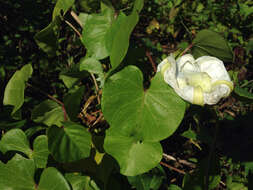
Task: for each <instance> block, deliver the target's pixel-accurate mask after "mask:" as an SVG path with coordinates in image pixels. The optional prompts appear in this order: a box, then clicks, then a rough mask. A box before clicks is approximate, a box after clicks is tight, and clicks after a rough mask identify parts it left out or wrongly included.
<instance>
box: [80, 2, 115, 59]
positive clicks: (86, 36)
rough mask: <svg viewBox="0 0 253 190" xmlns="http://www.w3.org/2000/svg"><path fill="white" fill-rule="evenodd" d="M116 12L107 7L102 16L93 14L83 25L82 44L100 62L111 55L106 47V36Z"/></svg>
mask: <svg viewBox="0 0 253 190" xmlns="http://www.w3.org/2000/svg"><path fill="white" fill-rule="evenodd" d="M113 14H114V11H113V10H112V9H111V8H109V7H107V8H106V9H104V10H103V12H102V13H100V14H92V15H89V17H88V18H87V20H86V22H85V25H83V32H82V42H83V44H84V45H85V47H86V48H87V50H88V54H89V55H92V57H94V58H96V59H98V60H100V59H103V58H105V57H107V56H108V55H109V53H108V51H107V49H106V47H105V34H106V32H107V31H108V30H109V28H110V27H111V23H112V21H113Z"/></svg>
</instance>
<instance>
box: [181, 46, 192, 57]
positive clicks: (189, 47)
mask: <svg viewBox="0 0 253 190" xmlns="http://www.w3.org/2000/svg"><path fill="white" fill-rule="evenodd" d="M192 46H193V44H190V45H189V46H188V47H187V48H186V49H185V50H184V51H183V52H182V53H181V56H183V55H184V54H185V53H186V52H187V51H189V50H190V49H191V48H192Z"/></svg>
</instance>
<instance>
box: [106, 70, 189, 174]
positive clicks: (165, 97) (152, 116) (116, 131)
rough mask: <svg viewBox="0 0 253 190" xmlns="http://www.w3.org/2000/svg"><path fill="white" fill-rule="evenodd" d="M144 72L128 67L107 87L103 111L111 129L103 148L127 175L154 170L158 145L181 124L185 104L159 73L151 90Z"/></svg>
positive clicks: (117, 74) (157, 159) (160, 149)
mask: <svg viewBox="0 0 253 190" xmlns="http://www.w3.org/2000/svg"><path fill="white" fill-rule="evenodd" d="M142 83H143V77H142V73H141V71H140V70H139V69H138V68H136V67H135V66H128V67H126V68H125V69H123V70H122V71H120V72H118V73H116V74H115V75H113V76H112V77H110V78H109V79H108V80H107V82H106V83H105V87H104V91H103V96H102V111H103V114H104V116H105V119H106V120H107V121H108V122H109V124H110V128H109V130H108V131H107V133H106V138H105V145H104V148H105V150H106V152H107V153H109V154H111V155H112V156H113V157H114V158H115V159H116V160H117V161H118V163H119V165H120V168H121V173H122V174H124V175H131V176H132V175H138V174H141V173H144V172H147V171H148V170H150V169H152V168H153V167H155V166H156V165H157V164H158V163H159V161H160V159H161V157H162V148H161V146H160V144H159V141H160V140H162V139H164V138H167V137H168V136H170V135H171V134H172V133H173V132H174V131H175V130H176V129H177V127H178V125H179V124H180V122H181V120H182V118H183V115H184V110H185V103H184V101H183V100H181V99H180V98H179V97H178V96H177V95H176V94H175V92H174V91H173V90H172V89H171V88H170V87H169V86H168V85H167V84H166V83H165V82H164V80H163V77H162V76H161V74H160V73H158V74H157V75H156V76H155V77H154V79H153V80H152V82H151V86H150V88H149V89H148V90H145V91H144V89H143V85H142Z"/></svg>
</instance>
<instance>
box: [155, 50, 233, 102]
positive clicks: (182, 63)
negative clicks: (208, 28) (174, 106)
mask: <svg viewBox="0 0 253 190" xmlns="http://www.w3.org/2000/svg"><path fill="white" fill-rule="evenodd" d="M157 71H158V72H161V73H162V75H163V77H164V80H165V82H166V83H168V84H169V85H170V86H171V87H172V88H173V89H174V90H175V92H176V93H177V94H178V95H179V96H180V97H182V98H183V99H184V100H186V101H188V102H191V103H192V104H197V105H204V104H209V105H213V104H216V103H218V101H219V100H220V99H221V98H224V97H227V96H228V95H229V94H230V93H231V91H232V90H233V82H232V81H231V79H230V77H229V75H228V73H227V71H226V68H225V66H224V64H223V62H222V61H221V60H219V59H218V58H216V57H211V56H202V57H199V58H198V59H196V60H195V59H194V58H193V56H192V55H191V54H186V55H183V56H181V57H180V58H178V59H177V60H175V58H174V57H173V56H172V55H170V56H169V57H167V58H166V59H164V60H163V61H162V62H161V63H160V64H159V65H158V69H157Z"/></svg>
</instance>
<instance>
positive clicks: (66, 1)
mask: <svg viewBox="0 0 253 190" xmlns="http://www.w3.org/2000/svg"><path fill="white" fill-rule="evenodd" d="M74 2H75V0H58V1H57V3H56V5H55V7H54V11H53V20H54V19H55V18H56V16H60V13H61V10H62V11H63V15H64V14H65V13H66V12H67V10H68V9H69V8H70V7H71V6H72V5H73V4H74Z"/></svg>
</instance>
